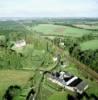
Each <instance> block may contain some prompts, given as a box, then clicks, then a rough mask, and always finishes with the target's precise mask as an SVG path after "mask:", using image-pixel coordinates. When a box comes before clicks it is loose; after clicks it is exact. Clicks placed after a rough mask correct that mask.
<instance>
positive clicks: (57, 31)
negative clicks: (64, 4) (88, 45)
mask: <svg viewBox="0 0 98 100" xmlns="http://www.w3.org/2000/svg"><path fill="white" fill-rule="evenodd" d="M33 29H34V30H36V31H37V32H42V33H44V34H46V35H65V36H73V37H81V36H82V35H85V34H89V33H91V32H92V31H89V30H84V29H78V28H72V27H69V26H60V25H52V24H39V25H37V26H35V27H34V28H33Z"/></svg>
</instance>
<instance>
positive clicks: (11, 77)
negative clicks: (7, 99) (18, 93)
mask: <svg viewBox="0 0 98 100" xmlns="http://www.w3.org/2000/svg"><path fill="white" fill-rule="evenodd" d="M32 76H33V72H32V71H21V70H0V100H2V99H1V98H2V97H3V95H4V93H5V91H6V89H7V88H8V87H9V86H10V85H19V86H21V87H22V88H23V87H24V86H25V85H27V83H28V80H29V78H30V77H32Z"/></svg>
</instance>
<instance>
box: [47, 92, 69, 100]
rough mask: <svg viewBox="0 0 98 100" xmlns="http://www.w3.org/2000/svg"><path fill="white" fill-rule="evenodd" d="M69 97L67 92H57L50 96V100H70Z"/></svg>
mask: <svg viewBox="0 0 98 100" xmlns="http://www.w3.org/2000/svg"><path fill="white" fill-rule="evenodd" d="M67 95H68V94H67V93H65V92H57V93H54V94H53V95H52V96H50V97H49V99H48V100H68V99H67Z"/></svg>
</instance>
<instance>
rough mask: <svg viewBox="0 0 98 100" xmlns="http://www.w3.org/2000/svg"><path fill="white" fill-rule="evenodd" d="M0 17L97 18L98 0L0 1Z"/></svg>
mask: <svg viewBox="0 0 98 100" xmlns="http://www.w3.org/2000/svg"><path fill="white" fill-rule="evenodd" d="M0 17H98V0H0Z"/></svg>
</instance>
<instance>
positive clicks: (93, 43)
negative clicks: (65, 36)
mask: <svg viewBox="0 0 98 100" xmlns="http://www.w3.org/2000/svg"><path fill="white" fill-rule="evenodd" d="M80 47H81V49H82V50H89V49H91V50H95V49H98V40H90V41H87V42H84V43H81V44H80Z"/></svg>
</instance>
